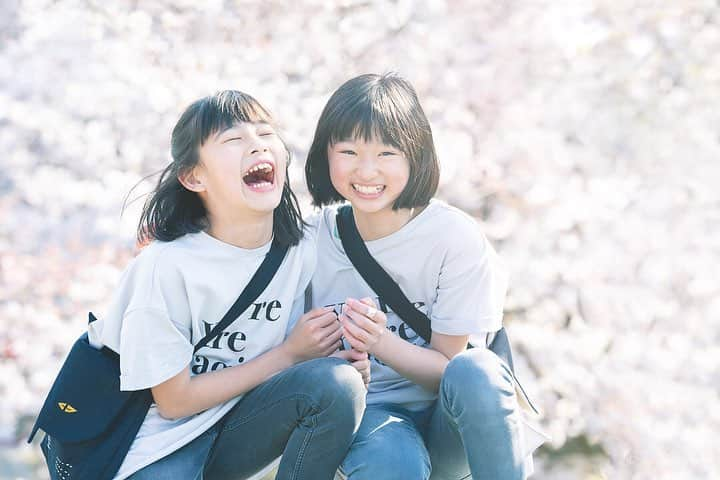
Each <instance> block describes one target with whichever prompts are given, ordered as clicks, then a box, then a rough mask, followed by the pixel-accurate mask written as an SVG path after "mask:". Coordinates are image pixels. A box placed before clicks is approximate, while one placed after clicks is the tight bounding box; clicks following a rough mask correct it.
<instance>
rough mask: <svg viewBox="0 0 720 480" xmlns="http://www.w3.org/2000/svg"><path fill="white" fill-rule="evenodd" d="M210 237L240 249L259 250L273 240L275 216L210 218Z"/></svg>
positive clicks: (268, 214) (263, 214) (267, 214)
mask: <svg viewBox="0 0 720 480" xmlns="http://www.w3.org/2000/svg"><path fill="white" fill-rule="evenodd" d="M209 220H210V228H208V229H207V233H208V235H211V236H213V237H215V238H217V239H218V240H220V241H222V242H225V243H229V244H230V245H234V246H236V247H240V248H247V249H252V248H259V247H262V246H263V245H265V244H266V243H268V242H269V241H270V239H272V234H273V214H272V212H270V213H262V214H257V215H243V216H242V218H238V217H233V218H222V217H218V216H209Z"/></svg>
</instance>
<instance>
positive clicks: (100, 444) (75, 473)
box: [28, 241, 287, 480]
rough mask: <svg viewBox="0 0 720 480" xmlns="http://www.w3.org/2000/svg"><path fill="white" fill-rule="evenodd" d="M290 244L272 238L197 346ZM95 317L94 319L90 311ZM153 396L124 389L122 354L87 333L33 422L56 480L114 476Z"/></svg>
mask: <svg viewBox="0 0 720 480" xmlns="http://www.w3.org/2000/svg"><path fill="white" fill-rule="evenodd" d="M286 252H287V247H285V246H281V245H279V244H278V243H277V242H275V241H273V243H272V245H271V247H270V251H269V252H268V254H267V255H266V257H265V259H264V260H263V262H262V264H261V265H260V267H259V268H258V270H257V271H256V272H255V274H254V275H253V277H252V278H251V279H250V282H249V283H248V284H247V285H246V286H245V288H244V290H243V291H242V293H241V294H240V296H239V297H238V299H237V300H236V301H235V303H234V304H233V305H232V307H230V309H229V310H228V312H227V313H226V314H225V316H224V317H223V318H222V320H221V321H220V322H219V323H218V324H217V325H216V326H215V327H214V328H213V329H212V330H211V331H210V332H208V334H207V335H205V336H204V337H203V338H202V339H201V340H200V341H199V342H198V343H197V344H196V345H195V349H194V351H195V352H197V351H198V350H199V349H200V348H202V347H203V346H205V345H206V344H207V343H208V342H209V341H210V340H212V339H213V338H214V337H215V336H217V335H219V334H221V333H222V331H223V330H224V329H225V328H226V327H227V326H228V325H230V324H231V323H232V322H234V321H235V320H236V319H237V317H238V316H239V315H240V314H241V313H242V312H244V311H245V310H246V309H247V308H248V307H249V306H250V304H251V303H252V302H253V301H255V299H256V298H257V297H258V296H259V295H260V294H261V293H262V292H263V290H265V288H266V287H267V286H268V284H269V283H270V280H272V278H273V276H274V275H275V273H276V272H277V270H278V268H279V267H280V264H281V263H282V261H283V259H284V258H285V254H286ZM89 317H90V322H91V323H92V322H93V321H94V320H95V317H94V316H93V314H92V313H91V314H90V316H89ZM152 401H153V398H152V393H151V391H150V389H145V390H138V391H132V392H125V391H121V390H120V356H119V355H118V354H117V353H116V352H114V351H112V350H111V349H109V348H107V347H103V348H101V349H97V348H95V347H94V346H92V345H90V343H89V342H88V336H87V333H86V334H83V335H82V336H81V337H80V338H79V339H78V340H77V341H76V342H75V344H74V345H73V347H72V349H71V350H70V353H69V354H68V356H67V358H66V359H65V363H64V364H63V366H62V368H61V369H60V373H58V376H57V377H56V379H55V382H54V383H53V386H52V388H51V389H50V393H49V394H48V396H47V399H46V400H45V403H44V404H43V407H42V409H41V410H40V414H39V415H38V418H37V421H36V422H35V425H34V426H33V429H32V432H31V433H30V437H29V438H28V443H30V442H32V439H33V437H34V436H35V434H36V433H37V431H38V429H42V430H43V431H44V432H45V437H44V438H43V440H42V442H41V445H40V447H41V449H42V452H43V454H44V455H45V460H46V463H47V465H48V469H49V471H50V478H51V479H52V480H105V479H108V480H109V479H112V478H113V477H114V476H115V474H116V473H117V471H118V469H119V468H120V466H121V465H122V462H123V460H124V459H125V456H126V455H127V452H128V450H129V449H130V446H131V445H132V443H133V441H134V440H135V436H136V435H137V432H138V430H139V429H140V426H141V425H142V423H143V421H144V420H145V416H146V415H147V412H148V409H149V408H150V405H151V404H152Z"/></svg>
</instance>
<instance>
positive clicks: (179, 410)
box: [153, 395, 191, 420]
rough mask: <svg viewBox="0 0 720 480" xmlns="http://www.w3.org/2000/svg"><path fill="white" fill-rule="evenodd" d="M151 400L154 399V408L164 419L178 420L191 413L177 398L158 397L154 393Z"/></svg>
mask: <svg viewBox="0 0 720 480" xmlns="http://www.w3.org/2000/svg"><path fill="white" fill-rule="evenodd" d="M153 400H154V401H155V408H157V411H158V413H159V414H160V416H161V417H162V418H164V419H165V420H178V419H180V418H183V417H187V416H188V415H190V413H191V412H189V411H188V410H187V408H186V406H185V405H183V403H182V402H179V401H177V400H174V399H168V398H158V397H157V396H156V395H153Z"/></svg>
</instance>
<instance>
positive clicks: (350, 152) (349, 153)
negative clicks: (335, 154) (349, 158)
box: [340, 150, 355, 155]
mask: <svg viewBox="0 0 720 480" xmlns="http://www.w3.org/2000/svg"><path fill="white" fill-rule="evenodd" d="M340 153H342V154H344V155H355V151H354V150H340Z"/></svg>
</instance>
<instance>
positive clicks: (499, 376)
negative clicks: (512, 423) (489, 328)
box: [440, 348, 515, 415]
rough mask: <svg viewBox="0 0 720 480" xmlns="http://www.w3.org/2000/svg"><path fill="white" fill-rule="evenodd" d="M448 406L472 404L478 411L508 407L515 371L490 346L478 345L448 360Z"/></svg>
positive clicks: (445, 381) (445, 388)
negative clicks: (487, 347)
mask: <svg viewBox="0 0 720 480" xmlns="http://www.w3.org/2000/svg"><path fill="white" fill-rule="evenodd" d="M440 392H441V399H442V401H443V402H444V403H445V404H446V406H449V407H450V406H452V407H456V408H457V407H460V408H463V409H467V408H472V409H473V410H474V413H476V414H480V415H483V414H492V413H496V412H497V410H498V409H503V410H504V409H506V408H507V406H508V403H507V401H506V400H513V399H514V396H515V385H514V380H513V378H512V373H511V372H510V369H509V368H508V366H507V365H505V363H503V362H502V360H500V358H499V357H498V356H497V355H495V354H494V353H492V352H491V351H490V350H488V349H486V348H474V349H471V350H468V351H466V352H463V353H461V354H460V355H458V356H456V357H455V358H453V359H452V360H451V361H450V363H448V365H447V367H446V369H445V373H444V374H443V378H442V381H441V384H440Z"/></svg>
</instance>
